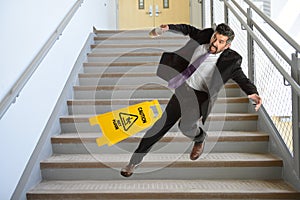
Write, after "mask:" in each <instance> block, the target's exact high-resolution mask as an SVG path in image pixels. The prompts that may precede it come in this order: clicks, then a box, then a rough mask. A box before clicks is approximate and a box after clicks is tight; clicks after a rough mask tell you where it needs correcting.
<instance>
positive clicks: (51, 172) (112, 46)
mask: <svg viewBox="0 0 300 200" xmlns="http://www.w3.org/2000/svg"><path fill="white" fill-rule="evenodd" d="M96 34H97V36H96V37H95V40H94V44H93V45H92V51H91V53H90V54H89V55H88V60H87V62H86V63H84V64H83V73H81V74H79V75H78V85H75V86H74V98H73V99H70V100H69V101H67V102H66V103H67V106H68V110H69V115H67V116H61V118H60V123H61V134H60V135H58V136H55V137H53V138H52V139H51V142H52V145H53V155H52V156H51V157H50V158H48V159H47V160H43V161H41V163H40V167H41V173H42V177H43V180H42V182H41V183H40V184H38V185H37V186H36V187H35V188H33V189H32V190H30V191H28V193H27V198H28V199H300V193H299V192H297V191H295V190H294V189H293V188H292V187H291V186H289V185H288V184H287V183H286V182H285V181H284V180H282V168H283V161H282V160H281V159H280V158H279V157H277V156H275V155H272V154H270V153H269V152H268V143H269V135H268V134H267V133H263V132H259V131H258V130H257V128H256V127H257V120H258V115H257V114H256V113H249V112H248V106H249V101H248V98H247V97H246V96H245V95H244V94H243V93H242V92H241V90H240V89H239V87H238V86H237V85H236V84H235V83H233V82H230V83H228V84H226V85H225V88H224V90H222V91H221V92H220V95H219V99H218V101H217V103H216V105H215V107H214V109H213V113H212V114H211V115H210V117H209V119H208V121H207V123H206V125H205V128H206V130H208V135H209V137H208V139H207V143H206V147H205V153H204V155H203V156H202V157H201V158H200V159H198V160H197V161H190V160H189V153H190V151H191V147H192V146H191V145H192V142H191V141H190V140H189V139H188V138H186V137H185V136H183V135H182V134H181V133H180V132H179V131H178V128H177V126H174V127H173V128H172V129H171V131H170V132H169V133H168V134H167V135H166V137H164V138H163V139H162V140H161V141H160V142H159V143H158V144H157V145H155V146H154V148H153V149H152V151H151V153H150V154H148V155H147V156H146V157H145V159H144V162H143V164H142V165H141V166H140V167H139V168H138V169H137V170H136V173H135V174H134V175H133V176H132V177H130V178H127V179H126V178H123V177H121V176H120V173H119V172H120V169H121V168H122V167H124V166H125V165H126V164H127V162H128V161H129V159H130V156H131V154H132V152H133V151H134V150H135V148H136V147H137V144H138V142H139V140H140V138H141V137H142V136H143V133H139V134H137V135H135V136H133V137H130V138H128V139H127V140H125V141H123V142H120V143H118V144H116V145H114V146H111V147H108V146H103V147H98V146H97V145H96V143H95V139H96V138H97V137H100V136H101V133H100V129H99V127H98V126H90V125H89V122H88V119H89V117H90V116H94V115H97V114H101V113H104V112H109V111H111V110H116V109H118V108H122V107H127V106H128V105H132V104H136V103H139V102H142V101H145V100H152V99H156V98H157V99H159V102H160V104H161V106H162V107H163V108H164V107H165V105H166V104H167V102H168V99H169V97H170V96H171V95H172V91H170V90H169V89H168V88H167V87H166V82H164V81H163V80H161V79H159V78H158V77H156V75H155V71H156V67H157V65H158V61H159V59H160V56H161V53H162V52H163V51H173V50H176V49H178V48H180V47H181V46H183V45H184V44H185V42H186V41H187V39H188V38H186V37H184V36H180V35H174V34H172V33H166V34H165V35H164V36H163V37H161V38H156V39H150V38H148V37H147V32H146V31H131V32H118V31H96Z"/></svg>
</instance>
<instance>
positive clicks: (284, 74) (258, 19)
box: [203, 0, 300, 171]
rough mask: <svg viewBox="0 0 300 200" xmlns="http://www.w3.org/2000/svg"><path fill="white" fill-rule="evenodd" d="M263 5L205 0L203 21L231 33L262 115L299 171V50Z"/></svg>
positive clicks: (262, 3) (250, 2)
mask: <svg viewBox="0 0 300 200" xmlns="http://www.w3.org/2000/svg"><path fill="white" fill-rule="evenodd" d="M253 2H255V3H257V2H258V3H259V4H257V5H255V4H254V3H253ZM265 2H268V1H266V0H264V1H261V2H259V1H249V0H231V1H230V0H219V1H217V0H215V1H212V0H205V1H204V6H205V8H206V9H208V10H209V12H206V13H205V14H206V16H203V18H204V21H205V22H207V23H209V22H210V24H219V23H224V22H227V23H228V24H229V25H230V26H231V27H232V28H233V29H234V31H235V33H236V37H235V40H234V42H233V44H232V46H231V48H233V49H234V50H236V51H238V52H239V53H240V54H241V55H242V57H243V63H242V68H243V70H244V72H245V74H248V76H249V77H250V78H251V79H253V80H252V81H254V82H255V84H256V86H257V87H258V91H259V93H260V96H262V98H263V107H264V110H265V112H267V115H268V116H269V117H270V119H271V120H272V123H273V126H274V127H275V128H276V129H277V134H279V135H280V137H281V138H282V141H283V142H284V143H285V145H286V147H287V149H288V151H289V152H290V155H291V157H293V158H294V159H296V163H298V168H299V165H300V164H299V163H300V162H299V158H298V157H299V154H300V153H299V149H300V148H299V145H300V144H299V130H300V129H299V126H300V116H299V115H300V113H299V110H300V109H299V107H300V105H299V104H300V100H299V99H300V98H299V96H300V92H299V91H300V87H299V79H300V58H299V56H298V54H299V52H300V47H299V44H297V43H296V42H295V41H294V40H293V39H292V38H291V37H289V36H288V35H287V34H286V33H285V32H284V31H282V30H281V29H280V28H279V27H278V26H277V25H276V24H274V23H273V22H272V21H271V20H270V19H269V17H268V16H269V15H270V9H265V8H264V7H263V6H264V4H265ZM269 3H270V2H269ZM208 6H210V7H208ZM268 6H269V7H270V4H268ZM258 7H260V8H258ZM265 10H267V11H268V13H263V12H264V11H265ZM207 14H210V15H207ZM206 25H207V24H206ZM299 169H300V168H299ZM298 171H300V170H298Z"/></svg>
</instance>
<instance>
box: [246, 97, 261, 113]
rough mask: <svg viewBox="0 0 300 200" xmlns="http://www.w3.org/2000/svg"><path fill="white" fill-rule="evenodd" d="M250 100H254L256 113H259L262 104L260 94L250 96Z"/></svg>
mask: <svg viewBox="0 0 300 200" xmlns="http://www.w3.org/2000/svg"><path fill="white" fill-rule="evenodd" d="M248 98H249V99H252V100H253V101H254V102H255V103H256V106H255V111H256V112H257V111H258V109H259V108H260V106H261V104H262V99H261V98H260V96H258V94H250V95H248Z"/></svg>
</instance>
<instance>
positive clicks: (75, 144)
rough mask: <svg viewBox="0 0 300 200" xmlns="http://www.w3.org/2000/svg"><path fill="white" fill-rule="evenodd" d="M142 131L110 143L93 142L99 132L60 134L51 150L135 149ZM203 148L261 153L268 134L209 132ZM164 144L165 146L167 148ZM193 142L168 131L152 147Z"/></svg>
mask: <svg viewBox="0 0 300 200" xmlns="http://www.w3.org/2000/svg"><path fill="white" fill-rule="evenodd" d="M143 135H144V132H141V133H138V134H136V135H133V136H131V137H129V138H128V139H126V140H124V141H121V142H119V143H117V144H115V145H113V146H106V145H105V146H101V147H99V146H98V145H97V144H96V142H95V141H96V138H98V137H101V133H63V134H61V135H58V136H55V137H52V138H51V141H52V147H53V152H54V153H57V154H68V153H76V154H83V153H99V152H101V153H104V154H105V153H107V154H109V153H110V154H120V153H124V152H134V150H135V149H136V147H137V145H138V142H139V141H140V139H141V137H142V136H143ZM206 141H207V142H206V147H205V148H206V150H207V151H210V152H215V153H216V152H223V153H224V152H237V153H246V152H249V153H263V152H268V146H269V145H268V141H269V136H268V134H265V133H260V132H241V131H222V132H212V131H209V132H208V137H207V139H206ZM166 147H167V148H166ZM191 149H192V141H191V140H190V139H188V138H187V137H186V136H184V135H183V134H182V133H181V132H169V133H167V134H166V135H165V136H164V137H163V138H162V139H161V140H160V141H159V142H158V143H157V144H156V145H155V146H154V147H153V148H152V152H155V153H183V152H190V151H191Z"/></svg>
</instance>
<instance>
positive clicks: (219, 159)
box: [40, 153, 283, 169]
mask: <svg viewBox="0 0 300 200" xmlns="http://www.w3.org/2000/svg"><path fill="white" fill-rule="evenodd" d="M130 156H131V155H129V154H93V155H90V154H57V155H52V156H51V157H50V158H49V159H47V160H45V161H42V162H41V163H40V166H41V169H49V168H107V167H119V168H121V167H124V165H125V164H127V163H128V161H129V160H130ZM282 166H283V162H282V160H281V159H280V158H278V157H276V156H274V155H271V154H264V153H208V154H206V155H203V156H202V157H201V158H200V159H198V160H196V161H191V160H190V159H189V154H151V153H150V154H148V155H147V156H146V157H145V158H144V161H143V163H142V164H141V165H140V166H139V168H153V167H155V168H156V167H168V168H174V167H175V168H194V167H282Z"/></svg>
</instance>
